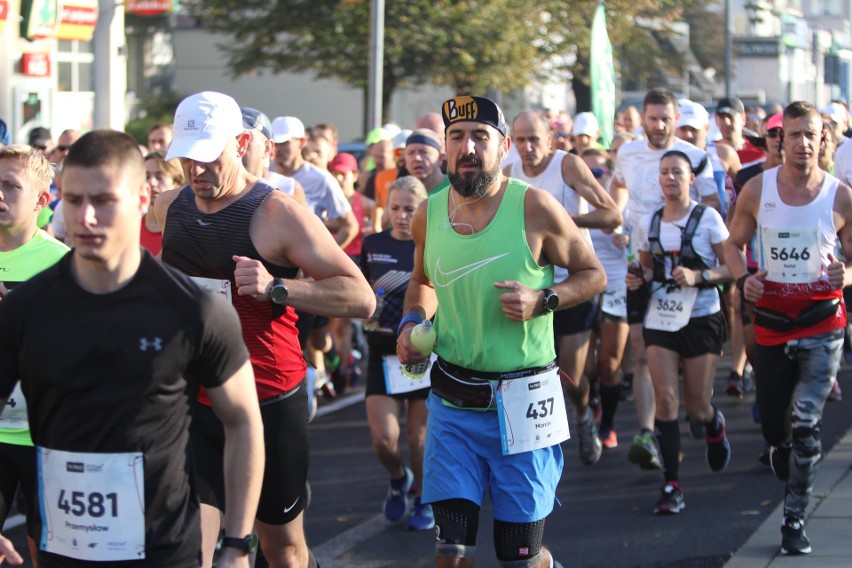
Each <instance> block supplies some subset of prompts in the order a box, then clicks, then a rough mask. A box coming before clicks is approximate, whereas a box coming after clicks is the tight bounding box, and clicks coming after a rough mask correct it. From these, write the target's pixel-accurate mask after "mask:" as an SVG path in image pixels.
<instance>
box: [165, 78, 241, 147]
mask: <svg viewBox="0 0 852 568" xmlns="http://www.w3.org/2000/svg"><path fill="white" fill-rule="evenodd" d="M173 130H174V138H173V139H172V143H171V145H170V146H169V151H168V153H166V159H167V160H171V159H172V158H189V159H190V160H195V161H196V162H204V163H210V162H212V161H214V160H215V159H216V158H218V157H219V155H221V154H222V151H223V150H224V149H225V145H226V144H227V143H228V140H229V139H231V138H234V137H236V136H239V135H240V134H242V133H243V132H244V129H243V116H242V112H240V105H238V104H237V101H235V100H234V99H233V98H231V97H229V96H228V95H225V94H222V93H217V92H214V91H204V92H201V93H196V94H194V95H190V96H188V97H186V98H185V99H183V100H182V101H181V103H180V104H179V105H178V107H177V110H176V111H175V122H174V126H173Z"/></svg>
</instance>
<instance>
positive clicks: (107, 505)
mask: <svg viewBox="0 0 852 568" xmlns="http://www.w3.org/2000/svg"><path fill="white" fill-rule="evenodd" d="M38 489H39V491H38V497H39V507H40V509H41V516H42V520H43V528H42V534H41V541H40V544H39V547H40V549H41V550H45V551H47V552H52V553H54V554H61V555H62V556H67V557H69V558H76V559H77V560H86V561H107V560H109V561H117V560H141V559H144V558H145V505H144V503H145V483H144V459H143V457H142V453H141V452H128V453H117V454H101V453H80V452H64V451H59V450H49V449H47V448H42V447H39V448H38Z"/></svg>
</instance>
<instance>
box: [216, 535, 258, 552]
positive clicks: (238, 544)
mask: <svg viewBox="0 0 852 568" xmlns="http://www.w3.org/2000/svg"><path fill="white" fill-rule="evenodd" d="M223 548H236V549H237V550H240V551H242V552H244V553H246V554H251V553H253V552H256V551H257V535H256V534H250V535H248V536H244V537H242V538H237V537H234V536H224V535H222V536H221V537H219V542H218V543H216V550H222V549H223Z"/></svg>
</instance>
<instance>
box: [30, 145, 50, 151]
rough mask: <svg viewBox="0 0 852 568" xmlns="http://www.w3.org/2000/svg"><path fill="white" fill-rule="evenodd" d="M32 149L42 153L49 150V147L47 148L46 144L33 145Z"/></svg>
mask: <svg viewBox="0 0 852 568" xmlns="http://www.w3.org/2000/svg"><path fill="white" fill-rule="evenodd" d="M32 147H33V148H35V149H36V150H41V151H42V152H44V151H45V150H47V146H45V145H44V144H32Z"/></svg>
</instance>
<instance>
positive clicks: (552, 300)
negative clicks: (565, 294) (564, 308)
mask: <svg viewBox="0 0 852 568" xmlns="http://www.w3.org/2000/svg"><path fill="white" fill-rule="evenodd" d="M544 305H545V307H547V310H548V311H550V312H552V311H554V310H555V309H556V308H558V307H559V296H557V295H556V294H555V293H554V292H551V293H549V294H548V295H547V296H545V298H544Z"/></svg>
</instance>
